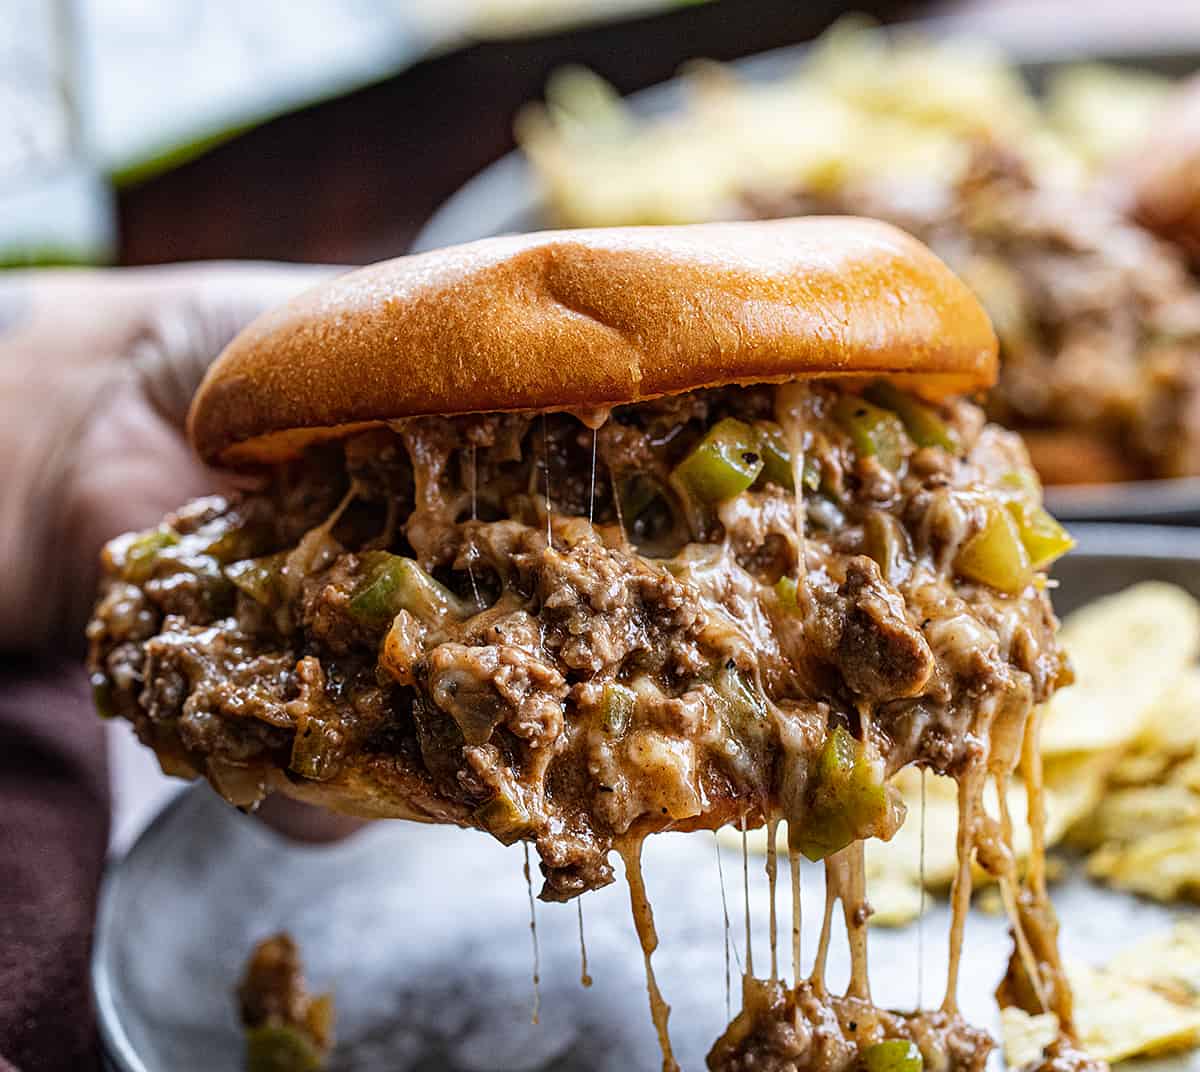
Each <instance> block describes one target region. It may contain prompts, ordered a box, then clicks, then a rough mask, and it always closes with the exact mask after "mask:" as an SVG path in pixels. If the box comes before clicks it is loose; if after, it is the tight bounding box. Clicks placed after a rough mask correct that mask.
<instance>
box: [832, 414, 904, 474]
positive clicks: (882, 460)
mask: <svg viewBox="0 0 1200 1072" xmlns="http://www.w3.org/2000/svg"><path fill="white" fill-rule="evenodd" d="M833 416H834V419H835V420H836V421H837V422H838V424H840V425H841V426H842V427H843V428H844V429H846V431H847V432H849V433H850V441H851V442H852V443H853V444H854V449H855V450H856V451H858V453H859V454H860V455H861V456H862V457H864V458H878V459H879V464H880V465H882V466H883V467H884V468H885V469H890V470H892V471H893V472H895V471H896V470H897V469H899V468H900V465H901V463H902V462H903V461H904V454H905V449H904V448H905V443H906V440H907V438H908V437H907V435H906V434H905V431H904V424H903V423H902V422H901V420H900V418H899V417H897V416H896V414H894V413H892V412H890V411H889V410H886V409H882V408H881V407H879V406H876V405H875V404H874V403H872V402H868V401H867V400H866V399H865V398H858V397H856V396H854V395H842V397H841V398H839V399H838V400H837V403H836V404H835V405H834V407H833Z"/></svg>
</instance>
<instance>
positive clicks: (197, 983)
mask: <svg viewBox="0 0 1200 1072" xmlns="http://www.w3.org/2000/svg"><path fill="white" fill-rule="evenodd" d="M1078 535H1079V537H1080V548H1079V550H1078V551H1076V552H1074V553H1072V554H1071V555H1069V556H1067V558H1065V559H1064V560H1063V561H1062V562H1061V563H1060V564H1059V566H1058V567H1057V568H1056V571H1055V572H1056V576H1057V577H1058V579H1059V582H1060V587H1059V589H1058V591H1057V593H1056V596H1055V604H1056V606H1057V607H1058V608H1059V610H1060V612H1067V611H1070V610H1071V609H1074V608H1075V607H1078V606H1080V605H1082V604H1083V603H1086V602H1088V601H1089V600H1091V599H1094V598H1096V597H1098V596H1101V595H1104V594H1107V593H1110V592H1115V591H1118V590H1120V589H1122V588H1125V587H1127V586H1128V585H1130V584H1133V583H1136V582H1137V581H1140V580H1146V579H1151V578H1153V579H1158V580H1164V581H1169V582H1171V583H1174V584H1178V585H1181V586H1183V587H1185V588H1187V589H1188V590H1189V591H1191V592H1192V593H1193V594H1195V595H1197V596H1198V597H1200V533H1192V532H1190V531H1188V530H1186V529H1180V528H1155V527H1149V526H1098V525H1097V526H1087V525H1085V526H1082V527H1081V528H1080V531H1079V533H1078ZM718 860H719V861H720V867H718ZM523 863H524V856H523V854H522V851H521V848H520V847H516V846H514V847H512V848H504V847H502V846H501V845H499V844H498V843H496V842H495V841H493V840H492V839H490V838H488V837H486V836H484V835H482V834H479V833H477V832H474V831H463V830H457V829H452V828H439V827H423V826H419V825H416V824H409V823H400V822H396V823H379V824H376V825H374V826H372V827H370V828H368V829H366V830H364V831H363V832H361V833H360V834H358V835H356V836H355V837H353V838H352V839H350V840H348V841H345V842H343V843H341V844H338V845H334V846H331V847H330V846H325V847H312V846H299V845H296V844H293V843H289V842H286V841H284V840H283V839H281V838H280V837H278V836H277V835H275V834H274V833H272V832H271V831H270V830H268V829H267V828H266V827H265V826H263V825H262V824H261V823H258V822H256V821H255V820H253V819H252V818H248V817H246V816H243V815H242V814H240V813H239V812H237V811H235V810H234V809H232V808H230V807H229V806H227V805H226V804H224V803H223V802H221V801H220V800H219V799H218V798H217V797H216V796H215V795H214V794H213V793H211V792H210V791H209V790H208V789H207V788H205V787H195V788H192V789H189V790H188V791H187V792H185V793H182V794H180V795H179V796H178V797H177V798H176V799H175V800H174V801H173V802H172V803H171V804H169V805H168V806H167V807H166V808H165V809H164V810H163V812H162V813H161V814H160V815H159V816H158V818H157V819H156V820H155V821H154V822H153V823H152V824H151V826H150V827H149V828H148V829H147V830H146V832H145V833H144V834H143V835H142V836H141V838H140V839H139V840H138V841H137V842H136V844H135V845H134V846H133V848H132V849H131V850H130V852H129V853H128V854H126V855H125V856H124V857H123V858H121V859H119V860H115V861H114V862H113V864H112V866H111V867H110V869H109V873H108V876H107V878H106V881H105V884H104V889H103V891H102V898H101V907H100V913H99V919H98V925H97V935H96V944H95V952H94V958H93V968H92V971H93V986H94V991H95V997H96V1003H97V1008H98V1012H99V1020H100V1028H101V1033H102V1038H103V1041H104V1045H105V1048H106V1051H107V1054H108V1060H109V1061H110V1067H111V1068H113V1069H115V1070H119V1072H190V1070H193V1069H194V1070H197V1072H200V1070H204V1072H234V1070H237V1069H240V1068H241V1067H242V1065H241V1038H240V1034H239V1029H238V1025H237V1021H236V1017H235V1007H234V1000H233V988H234V986H235V985H236V982H237V979H238V977H239V974H240V972H241V969H242V965H243V963H244V960H245V958H246V956H247V955H248V953H249V951H250V949H251V947H252V946H253V944H254V943H255V942H256V941H257V940H259V939H260V938H263V937H265V936H267V935H268V934H271V933H274V932H276V931H278V930H281V929H287V930H289V931H290V932H291V933H292V934H293V935H294V936H295V937H296V938H297V939H298V941H299V942H300V945H301V948H302V951H303V954H304V957H305V959H306V962H307V966H308V974H309V979H310V982H311V983H312V985H313V987H314V988H315V989H316V990H318V991H320V990H323V989H332V990H333V991H334V992H335V994H336V999H337V1005H338V1010H339V1016H338V1040H339V1041H338V1045H337V1048H336V1049H335V1051H334V1055H333V1058H332V1063H331V1065H330V1067H331V1069H333V1070H334V1072H351V1070H368V1069H370V1070H374V1069H382V1070H386V1072H432V1070H434V1069H437V1070H446V1072H501V1070H511V1072H527V1070H528V1072H532V1070H544V1072H618V1070H619V1072H629V1070H631V1069H636V1070H650V1069H654V1068H657V1067H658V1056H657V1052H658V1051H657V1048H656V1043H655V1039H654V1035H653V1031H652V1029H651V1026H650V1017H649V1012H648V1008H647V1002H646V993H645V983H644V976H643V973H642V960H641V951H640V947H639V946H638V944H637V939H636V937H635V934H634V930H633V923H632V920H631V918H630V911H629V902H628V893H627V890H626V887H625V886H624V884H623V882H621V881H620V880H618V882H617V883H615V884H614V885H612V886H610V887H608V888H607V889H604V890H601V891H598V892H596V893H592V894H588V895H587V896H586V897H585V898H584V899H583V902H582V905H583V918H584V931H585V934H586V940H587V953H588V967H589V970H590V973H591V975H592V977H593V979H594V983H593V985H592V986H591V987H590V988H584V987H583V986H581V984H580V944H579V922H578V917H577V915H576V906H575V905H543V904H540V903H539V904H538V905H537V908H536V914H537V937H538V946H539V956H540V979H541V982H540V988H539V992H540V1012H539V1021H540V1022H539V1023H538V1025H536V1026H534V1025H533V1024H531V1022H530V1020H531V1013H532V1008H533V1002H534V987H533V982H532V976H533V970H534V955H533V948H532V943H531V933H530V928H529V922H530V915H529V912H530V908H529V900H528V891H527V887H526V885H525V882H524V879H523V877H522V866H523ZM741 867H742V859H741V856H740V854H738V853H736V852H731V851H729V850H728V849H725V848H721V849H717V848H716V847H715V842H714V840H713V839H712V838H711V837H710V836H707V835H703V834H699V835H686V836H684V835H663V836H660V837H657V838H652V839H650V841H649V842H647V845H646V849H645V870H646V878H647V885H648V889H649V893H650V896H651V900H652V904H653V905H654V907H655V910H656V913H657V922H658V929H659V933H660V938H661V942H660V946H659V950H658V952H657V954H656V955H655V965H656V968H657V971H658V975H659V980H660V983H661V985H662V988H663V990H664V993H665V995H666V998H667V1000H668V1001H669V1002H670V1003H671V1005H672V1008H673V1012H672V1016H671V1031H672V1037H673V1039H674V1041H675V1044H676V1049H677V1053H678V1056H679V1059H680V1063H681V1066H682V1067H683V1068H684V1069H685V1070H689V1072H690V1070H694V1069H701V1068H703V1067H704V1063H703V1062H704V1054H705V1052H706V1050H707V1048H708V1046H709V1045H710V1044H711V1043H712V1041H713V1039H714V1038H715V1037H716V1035H717V1034H718V1033H719V1032H720V1031H721V1029H722V1027H723V1025H724V1024H725V1022H726V991H725V982H724V980H725V971H726V968H725V963H726V962H725V942H724V912H723V908H722V875H723V879H724V888H725V900H726V903H727V905H728V911H729V916H730V918H731V920H732V921H733V926H732V940H733V947H734V949H735V950H736V951H737V952H736V953H735V954H734V956H735V958H741V957H744V951H743V939H742V937H741V935H742V931H741V923H740V920H741V919H742V911H743V901H742V896H743V895H742V882H741ZM821 882H822V879H821V874H820V871H819V869H817V868H808V867H806V868H805V871H804V876H803V898H802V904H803V908H804V927H803V947H804V954H803V957H804V966H805V968H806V969H807V967H808V966H809V965H810V964H811V957H812V952H813V950H814V949H815V945H816V936H817V930H818V926H819V920H818V918H817V917H818V916H819V914H820V905H821V900H822V896H823V894H822V889H821ZM749 896H750V905H751V912H752V915H753V929H754V944H753V951H754V962H755V965H756V967H757V968H758V971H759V973H760V974H762V973H763V972H764V970H765V968H766V966H767V965H768V964H769V953H768V949H767V942H766V918H767V882H766V877H765V874H764V871H763V866H762V860H761V858H759V859H752V860H751V864H750V883H749ZM1054 897H1055V904H1056V906H1057V908H1058V911H1059V915H1060V917H1061V919H1062V923H1063V945H1064V951H1065V955H1066V957H1067V958H1068V959H1079V960H1083V961H1087V962H1099V961H1103V960H1105V959H1106V958H1107V957H1108V956H1110V955H1111V954H1113V953H1115V952H1116V951H1118V950H1119V949H1120V948H1122V947H1124V946H1126V945H1128V944H1129V943H1131V942H1134V941H1136V940H1137V939H1138V938H1139V937H1141V936H1144V935H1148V934H1151V933H1155V932H1160V931H1162V930H1164V929H1165V928H1166V927H1168V926H1169V924H1170V923H1171V922H1172V921H1173V920H1174V919H1176V918H1178V915H1179V912H1178V910H1175V909H1169V908H1165V907H1162V906H1158V905H1154V904H1151V903H1149V902H1145V901H1140V900H1137V899H1135V898H1132V897H1129V896H1127V895H1123V894H1119V893H1115V892H1113V891H1110V890H1107V889H1103V888H1101V887H1098V886H1095V885H1093V884H1091V883H1089V882H1087V881H1086V880H1085V879H1084V878H1082V877H1081V876H1080V875H1079V874H1078V873H1077V872H1071V873H1069V874H1068V877H1067V878H1066V879H1065V880H1064V881H1063V882H1061V883H1059V884H1058V885H1057V886H1056V888H1055V890H1054ZM778 904H779V912H780V918H781V919H788V918H790V911H791V905H790V897H789V894H788V892H787V890H786V888H784V889H781V890H780V894H779V901H778ZM1189 911H1191V910H1189ZM1192 914H1193V915H1200V913H1196V912H1194V911H1192ZM948 926H949V913H948V909H947V907H946V905H945V902H944V900H939V899H931V901H930V907H929V909H928V910H927V912H926V915H925V919H924V921H923V922H922V924H921V925H920V926H916V925H914V926H910V927H908V928H905V929H901V930H883V929H872V931H871V936H870V943H871V971H872V986H873V988H874V994H875V997H876V999H877V1000H878V1001H880V1002H881V1003H884V1004H891V1005H896V1006H900V1007H911V1006H912V1005H913V1004H914V1003H915V1002H916V1001H917V1000H918V996H920V997H921V998H922V999H923V1001H924V1002H925V1003H926V1004H929V1003H936V1002H938V1001H940V999H941V996H942V987H943V980H944V977H945V970H946V963H947V941H946V935H947V931H948ZM786 946H787V942H786V940H785V941H783V942H781V948H780V962H781V965H782V970H783V971H784V973H785V974H788V975H790V970H791V968H790V956H789V955H788V954H787V952H786ZM966 948H967V956H968V964H969V970H967V971H965V972H964V978H963V980H962V987H961V990H960V997H961V1001H962V1006H963V1009H964V1012H965V1013H966V1015H967V1016H968V1017H969V1018H971V1019H973V1020H974V1022H976V1023H980V1024H982V1025H985V1026H990V1027H991V1028H993V1029H995V1028H996V1020H997V1016H996V1008H995V1003H994V1001H993V999H992V991H993V989H994V987H995V985H996V983H997V981H998V980H999V978H1000V976H1001V975H1002V973H1003V970H1004V966H1005V963H1006V960H1007V956H1008V951H1009V938H1008V934H1007V925H1006V923H1005V921H1004V919H1003V918H1002V917H1001V916H994V915H988V914H985V913H983V912H979V911H973V912H972V914H971V917H970V920H969V923H968V928H967V938H966ZM848 970H849V966H848V959H847V956H846V953H845V949H844V940H843V939H841V938H840V936H839V937H838V938H836V939H835V942H834V953H833V956H832V959H831V981H832V982H833V984H834V985H835V986H836V985H839V984H844V982H845V980H846V978H847V977H848ZM731 971H732V976H733V980H732V981H733V994H732V1004H733V1009H734V1010H735V1011H736V1009H737V1005H738V994H737V971H738V962H737V959H735V960H734V962H733V964H732V965H731ZM919 982H920V984H921V990H920V994H919V993H918V983H919ZM995 1067H999V1059H998V1058H997V1059H996V1061H995ZM1156 1067H1162V1066H1161V1064H1160V1065H1158V1066H1156ZM1170 1067H1171V1068H1175V1069H1200V1056H1191V1057H1186V1058H1182V1059H1179V1060H1176V1061H1175V1062H1174V1063H1172V1064H1171V1065H1170Z"/></svg>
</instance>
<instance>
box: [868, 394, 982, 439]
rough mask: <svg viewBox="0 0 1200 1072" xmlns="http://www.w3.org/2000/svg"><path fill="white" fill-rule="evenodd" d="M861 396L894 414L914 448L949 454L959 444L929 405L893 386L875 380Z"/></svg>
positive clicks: (950, 430)
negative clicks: (938, 449) (946, 451)
mask: <svg viewBox="0 0 1200 1072" xmlns="http://www.w3.org/2000/svg"><path fill="white" fill-rule="evenodd" d="M865 394H866V397H867V398H869V399H870V400H871V401H872V402H874V403H875V404H876V405H877V406H882V407H883V408H884V409H890V410H891V411H892V412H893V413H895V414H896V416H898V417H899V418H900V420H901V421H902V422H903V423H904V430H905V431H906V432H908V434H909V437H910V438H911V439H912V441H913V442H914V443H916V444H917V446H919V447H941V448H942V449H943V450H948V451H950V452H951V453H954V452H957V451H958V449H959V446H960V444H959V442H958V437H957V436H956V435H955V434H954V430H953V429H952V428H951V427H950V426H949V425H948V424H947V423H946V422H945V421H944V420H942V418H941V417H939V416H938V414H937V412H936V411H935V410H934V409H933V408H932V407H931V406H927V405H925V403H924V402H921V401H920V400H918V399H916V398H914V397H913V396H912V395H910V394H909V393H908V392H907V391H902V390H900V388H899V387H897V386H896V385H895V384H894V383H888V381H887V380H877V381H876V382H875V383H873V384H871V386H870V387H868V388H867V390H866V392H865Z"/></svg>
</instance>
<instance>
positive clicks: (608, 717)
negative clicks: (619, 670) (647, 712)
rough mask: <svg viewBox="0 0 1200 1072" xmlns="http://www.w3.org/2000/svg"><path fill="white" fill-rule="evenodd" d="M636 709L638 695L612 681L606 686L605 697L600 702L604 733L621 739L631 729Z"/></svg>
mask: <svg viewBox="0 0 1200 1072" xmlns="http://www.w3.org/2000/svg"><path fill="white" fill-rule="evenodd" d="M636 707H637V694H636V693H635V692H634V691H633V689H630V688H627V687H626V686H624V685H620V684H618V683H617V682H615V681H610V682H609V683H608V684H607V685H605V686H604V695H603V698H602V699H601V701H600V718H601V721H602V723H603V725H604V732H605V733H608V734H611V735H612V736H613V737H620V736H621V735H622V734H623V733H624V732H625V731H626V730H627V729H628V728H629V722H630V719H632V718H633V712H634V708H636Z"/></svg>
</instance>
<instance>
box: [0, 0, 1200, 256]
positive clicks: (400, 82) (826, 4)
mask: <svg viewBox="0 0 1200 1072" xmlns="http://www.w3.org/2000/svg"><path fill="white" fill-rule="evenodd" d="M1085 6H1086V8H1087V9H1088V10H1087V14H1086V17H1085V13H1084V11H1083V10H1082V9H1083V8H1084V7H1085ZM1104 7H1105V5H1104V4H1088V5H1078V4H1071V3H1069V2H1059V3H1053V2H1051V3H1040V4H1039V3H1033V2H1028V3H1020V2H1013V0H1009V2H1008V3H1000V4H997V3H986V2H981V0H975V2H943V3H940V4H937V5H929V4H920V3H915V2H911V0H910V2H898V0H860V2H858V3H856V4H854V5H853V8H854V10H857V11H865V12H868V13H870V14H872V15H874V16H876V17H878V18H879V19H881V20H884V21H895V20H901V19H910V18H914V17H921V16H925V15H946V14H952V15H957V16H960V17H962V16H965V17H967V18H968V19H970V20H972V21H973V22H975V23H977V25H978V29H979V32H982V33H987V32H990V29H989V28H994V27H996V26H999V27H1000V29H1001V30H1003V31H1004V32H1005V33H1012V32H1014V31H1016V32H1018V33H1023V34H1025V35H1034V36H1037V37H1051V38H1062V37H1070V36H1071V34H1072V33H1073V32H1077V33H1083V34H1086V33H1089V32H1094V29H1095V27H1094V23H1095V21H1096V20H1097V19H1099V18H1100V17H1101V15H1102V14H1103V13H1104V12H1103V11H1102V10H1101V9H1103V8H1104ZM1160 7H1161V9H1162V13H1161V19H1160V20H1159V21H1158V22H1154V21H1153V20H1151V22H1150V27H1151V29H1152V30H1154V31H1156V32H1159V33H1162V32H1163V31H1164V30H1165V28H1166V26H1169V25H1171V24H1173V23H1177V22H1178V23H1182V22H1189V21H1190V22H1191V23H1192V25H1193V26H1194V25H1195V21H1196V20H1195V15H1194V12H1193V8H1194V5H1190V4H1188V3H1186V2H1185V0H1180V2H1179V3H1176V4H1163V5H1160ZM845 8H846V5H844V4H842V3H839V2H837V0H709V2H703V0H699V2H697V0H390V2H388V0H256V2H254V3H246V2H244V0H5V3H3V4H2V5H0V264H6V265H11V264H19V263H62V262H68V263H70V262H79V261H84V262H87V261H98V262H115V263H121V264H148V263H156V262H164V261H171V260H179V259H191V258H210V257H262V258H283V259H292V260H321V261H337V262H359V261H365V260H371V259H377V258H380V257H384V256H389V255H394V254H397V253H401V252H403V251H404V250H405V249H406V248H407V247H408V246H409V244H410V243H411V241H412V239H413V238H414V236H415V235H416V233H417V231H418V229H419V227H420V225H421V223H422V222H423V221H424V220H425V219H426V218H427V217H428V216H429V215H430V213H432V211H433V210H434V209H435V208H436V207H437V205H438V204H439V203H440V202H441V201H442V200H443V199H444V198H446V197H447V196H448V195H449V194H450V193H452V192H453V191H454V190H455V189H456V188H457V187H458V186H459V185H460V184H462V183H463V182H464V181H465V180H467V179H468V178H470V177H471V176H472V175H473V174H475V173H476V172H478V171H479V170H480V169H481V168H482V167H483V166H485V165H486V164H488V163H489V162H490V161H492V160H494V159H496V158H497V157H499V156H501V155H502V154H503V153H504V152H506V151H507V150H508V149H510V148H511V147H512V145H513V135H512V123H513V117H514V115H515V114H516V113H517V110H518V108H519V107H520V106H521V104H522V103H523V102H525V101H527V100H530V99H532V98H535V97H538V96H539V95H540V94H541V92H542V90H543V87H544V85H545V83H546V79H547V77H548V76H549V75H550V73H551V72H552V71H553V70H555V69H556V68H558V67H560V66H562V65H563V64H566V63H578V64H583V65H585V66H587V67H589V68H591V69H593V70H595V71H596V72H598V73H599V74H601V75H602V76H603V77H604V78H606V79H607V80H608V81H610V82H611V83H612V84H613V85H614V86H615V87H616V88H617V89H618V90H620V91H621V92H629V91H631V90H635V89H638V88H640V87H642V86H646V85H649V84H651V83H655V82H659V81H662V80H663V79H666V78H669V77H671V76H672V75H673V74H675V73H676V71H677V69H678V68H679V67H680V65H681V64H682V63H684V62H685V61H687V60H689V59H694V58H697V57H706V58H712V59H721V60H724V59H733V58H735V57H738V56H743V55H747V54H750V53H754V52H759V51H762V50H765V49H770V48H774V47H777V46H782V45H788V44H793V43H796V42H800V41H804V40H807V39H809V38H812V37H814V36H815V35H817V34H818V33H820V32H821V31H822V30H823V29H825V28H826V27H827V26H828V25H829V24H830V23H832V22H833V21H834V19H835V18H836V17H837V16H838V15H840V14H842V13H843V11H844V9H845ZM1108 8H1109V9H1110V10H1109V11H1108V14H1109V15H1111V16H1113V17H1114V18H1116V19H1118V20H1119V19H1120V17H1121V16H1122V15H1124V19H1123V25H1125V26H1127V32H1129V33H1131V34H1133V35H1134V36H1136V35H1137V34H1139V33H1144V32H1146V29H1147V16H1146V8H1145V6H1144V5H1139V6H1138V15H1139V17H1137V18H1136V22H1135V19H1134V17H1133V13H1132V12H1130V11H1128V10H1125V9H1127V8H1128V5H1123V4H1115V3H1114V4H1109V5H1108Z"/></svg>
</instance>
